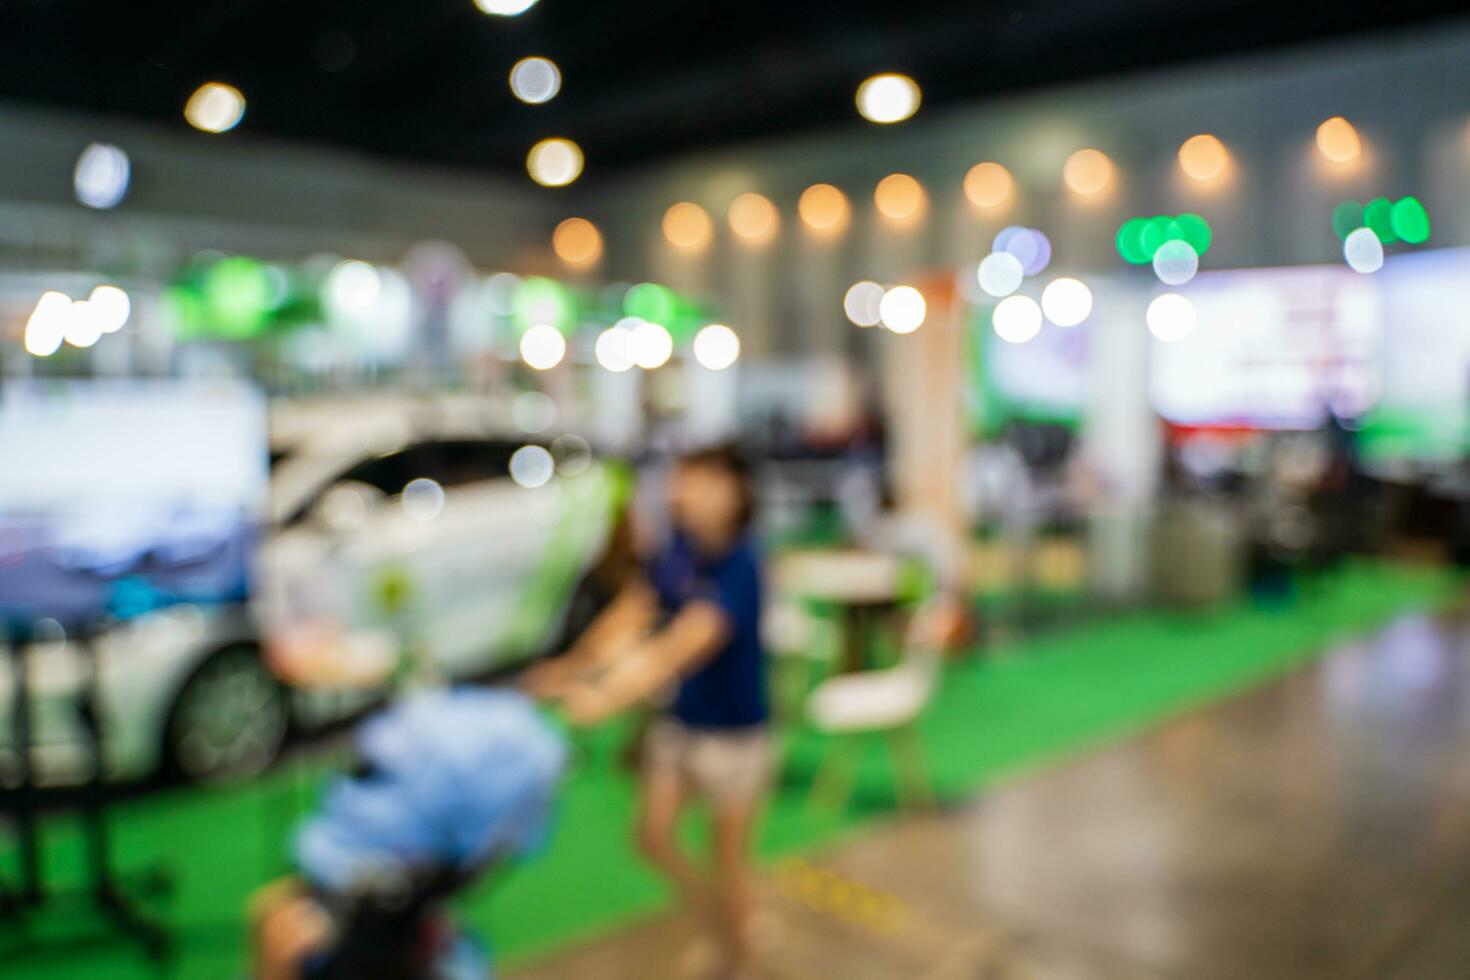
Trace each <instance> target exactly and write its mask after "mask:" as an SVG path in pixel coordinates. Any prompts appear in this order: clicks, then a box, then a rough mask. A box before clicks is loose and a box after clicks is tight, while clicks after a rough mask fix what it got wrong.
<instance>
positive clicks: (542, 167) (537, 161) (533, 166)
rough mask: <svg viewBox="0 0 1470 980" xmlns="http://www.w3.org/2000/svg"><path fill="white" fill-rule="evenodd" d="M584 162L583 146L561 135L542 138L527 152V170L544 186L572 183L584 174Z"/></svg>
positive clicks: (532, 177) (560, 185)
mask: <svg viewBox="0 0 1470 980" xmlns="http://www.w3.org/2000/svg"><path fill="white" fill-rule="evenodd" d="M582 163H583V159H582V148H581V147H580V146H578V145H577V144H576V143H573V142H572V141H571V140H569V139H563V138H562V137H560V136H553V137H552V138H550V139H544V140H542V141H541V142H539V143H537V144H536V145H535V146H533V147H531V152H530V153H528V154H526V171H527V172H528V173H529V174H530V175H531V179H532V180H534V181H535V182H536V183H538V184H540V185H542V186H543V187H565V186H566V185H568V184H570V183H571V182H572V181H574V180H576V179H577V178H578V177H580V176H581V175H582Z"/></svg>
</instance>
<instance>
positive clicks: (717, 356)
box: [694, 323, 740, 371]
mask: <svg viewBox="0 0 1470 980" xmlns="http://www.w3.org/2000/svg"><path fill="white" fill-rule="evenodd" d="M739 357H740V338H739V337H738V336H736V334H735V331H733V330H731V329H730V328H729V327H727V326H725V325H724V324H723V323H711V324H710V325H709V326H707V327H704V328H703V329H701V330H700V331H699V333H697V334H695V335H694V359H695V360H696V361H698V362H699V363H700V364H701V365H703V366H704V367H707V368H709V369H710V370H711V371H723V370H725V368H727V367H729V366H730V365H732V364H734V363H735V361H736V359H738V358H739Z"/></svg>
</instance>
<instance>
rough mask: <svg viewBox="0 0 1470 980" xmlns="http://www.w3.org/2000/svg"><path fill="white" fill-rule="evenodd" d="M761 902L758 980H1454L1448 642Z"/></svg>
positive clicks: (1414, 647) (683, 932)
mask: <svg viewBox="0 0 1470 980" xmlns="http://www.w3.org/2000/svg"><path fill="white" fill-rule="evenodd" d="M1188 655H1189V651H1188V650H1187V649H1182V650H1180V656H1188ZM762 895H763V902H762V904H763V909H764V912H763V915H762V916H761V918H760V921H759V924H758V926H759V927H758V929H757V935H758V937H759V940H760V942H759V945H760V948H761V965H760V966H761V973H760V974H759V975H761V976H765V977H768V978H772V980H798V978H836V977H840V978H843V980H869V978H872V980H879V978H885V980H886V978H910V977H914V978H930V980H981V978H985V980H1011V978H1026V980H1063V978H1067V980H1071V978H1076V980H1124V978H1130V980H1131V978H1139V980H1234V978H1249V980H1277V978H1280V980H1353V978H1364V980H1367V978H1374V980H1377V978H1389V980H1440V978H1444V980H1460V978H1465V977H1470V628H1467V627H1466V626H1465V625H1463V624H1453V623H1446V622H1442V621H1435V620H1430V619H1424V618H1412V619H1406V620H1404V621H1401V622H1400V623H1398V624H1396V625H1395V626H1394V627H1392V628H1390V629H1389V630H1387V631H1385V632H1384V633H1382V634H1380V635H1378V636H1376V637H1374V638H1372V639H1371V640H1369V641H1367V642H1364V643H1361V644H1358V645H1354V646H1350V647H1345V648H1343V649H1341V650H1339V651H1336V652H1334V653H1333V654H1332V655H1331V656H1329V657H1327V658H1325V659H1323V660H1321V661H1319V662H1317V663H1316V664H1314V665H1313V666H1311V667H1310V668H1307V669H1305V670H1303V671H1302V672H1300V673H1298V674H1295V675H1293V676H1291V677H1289V678H1287V679H1285V680H1283V681H1281V682H1279V683H1276V684H1273V685H1271V686H1269V687H1267V688H1264V689H1262V690H1259V691H1256V692H1254V693H1252V694H1250V695H1248V696H1245V697H1242V698H1239V699H1236V700H1233V701H1230V702H1228V703H1225V704H1222V705H1219V706H1216V707H1213V708H1209V709H1205V710H1202V711H1200V712H1198V713H1196V714H1193V715H1190V716H1187V717H1185V718H1183V719H1181V720H1179V721H1177V722H1175V723H1173V724H1170V725H1168V726H1166V727H1164V728H1162V729H1160V730H1158V731H1156V732H1154V733H1153V734H1150V735H1148V736H1146V737H1143V738H1139V739H1137V740H1134V741H1131V742H1128V743H1126V744H1122V745H1119V746H1116V747H1112V748H1108V749H1104V750H1102V751H1099V752H1096V753H1094V754H1092V755H1089V756H1086V757H1084V758H1081V759H1079V760H1077V761H1075V762H1073V763H1071V764H1069V765H1065V766H1062V767H1058V768H1055V769H1052V770H1049V771H1047V772H1044V773H1041V774H1038V775H1035V776H1032V777H1030V778H1026V779H1023V780H1020V781H1018V782H1015V783H1012V784H1009V785H1006V786H1003V787H1001V788H1000V789H997V790H995V791H993V792H991V793H989V794H987V795H986V796H985V797H983V798H981V799H979V800H976V801H975V802H973V803H972V804H970V805H968V806H966V807H965V808H963V809H961V810H958V811H954V812H946V813H937V814H932V815H928V816H922V817H913V818H907V819H902V820H896V821H894V822H892V823H890V824H888V825H886V826H883V827H881V828H879V829H877V830H875V831H874V832H872V833H869V834H866V835H864V836H862V837H861V838H859V839H857V840H854V841H853V842H851V843H849V844H848V845H846V846H844V847H842V848H840V849H838V850H836V851H833V852H831V853H826V854H821V855H816V856H813V857H811V858H809V859H800V860H793V861H788V862H785V863H783V864H781V865H779V866H777V867H776V868H774V869H772V871H771V872H770V874H769V875H768V876H767V877H766V879H765V880H764V881H763V882H762ZM696 946H697V943H696V937H695V935H694V928H693V924H692V923H691V922H690V921H689V920H688V919H687V917H684V916H679V915H675V916H669V917H665V918H663V919H660V920H657V921H653V922H650V923H647V924H646V925H643V926H641V927H639V928H636V929H633V930H631V931H629V932H626V933H623V934H621V935H618V936H614V937H611V938H609V939H606V940H603V941H600V942H596V943H593V944H591V945H588V946H586V947H584V948H581V949H577V950H573V951H570V952H567V953H565V954H563V955H561V956H559V957H555V958H553V959H549V960H545V961H542V962H540V963H537V964H534V965H532V966H530V967H528V968H525V969H522V970H520V971H519V972H517V973H515V974H513V976H514V977H515V978H516V980H552V978H555V980H581V978H594V977H595V978H598V980H615V978H623V977H627V978H639V980H643V978H662V977H671V978H672V977H680V976H686V975H687V976H694V975H697V974H696V973H695V971H694V970H693V969H692V968H691V960H692V959H693V957H691V955H690V950H691V949H692V948H694V947H696Z"/></svg>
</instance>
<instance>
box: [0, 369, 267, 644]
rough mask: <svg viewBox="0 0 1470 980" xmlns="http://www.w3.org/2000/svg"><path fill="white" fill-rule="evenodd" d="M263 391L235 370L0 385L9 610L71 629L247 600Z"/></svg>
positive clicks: (2, 589) (259, 504) (261, 490)
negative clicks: (230, 374)
mask: <svg viewBox="0 0 1470 980" xmlns="http://www.w3.org/2000/svg"><path fill="white" fill-rule="evenodd" d="M266 432H267V429H266V410H265V401H264V399H263V398H262V397H261V396H260V395H259V394H258V393H257V392H256V391H255V390H253V389H252V388H250V387H248V386H245V385H243V384H239V383H235V382H182V381H136V380H68V381H38V380H10V379H8V380H6V381H4V382H3V384H0V620H3V621H4V622H6V623H11V624H15V623H29V622H34V621H36V620H39V619H45V618H53V619H56V620H59V621H60V622H62V623H63V624H64V625H66V626H68V628H75V627H81V628H85V627H87V626H90V625H93V624H97V623H100V622H103V621H107V620H111V619H126V618H130V617H134V616H138V615H141V614H143V613H146V612H149V611H151V610H154V609H157V608H160V607H162V606H168V605H174V604H178V603H194V604H199V605H215V604H220V603H230V602H239V601H243V600H244V599H245V598H246V595H247V592H248V584H249V568H250V561H251V549H252V545H253V543H254V541H255V539H256V536H257V529H258V527H259V521H260V517H261V515H262V513H263V505H264V503H265V499H266V490H267V478H268V474H267V436H266Z"/></svg>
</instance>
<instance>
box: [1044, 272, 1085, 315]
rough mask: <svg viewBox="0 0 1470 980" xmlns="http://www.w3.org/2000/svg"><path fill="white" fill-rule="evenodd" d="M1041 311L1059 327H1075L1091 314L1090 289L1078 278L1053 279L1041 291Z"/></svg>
mask: <svg viewBox="0 0 1470 980" xmlns="http://www.w3.org/2000/svg"><path fill="white" fill-rule="evenodd" d="M1041 312H1043V313H1045V314H1046V318H1047V319H1048V320H1050V321H1051V322H1052V323H1055V324H1056V325H1057V326H1059V327H1075V326H1077V324H1079V323H1081V322H1082V321H1083V320H1086V319H1087V318H1088V317H1089V316H1091V315H1092V290H1090V289H1088V288H1087V284H1086V283H1085V282H1083V281H1082V280H1080V279H1070V278H1067V277H1063V278H1061V279H1053V280H1052V281H1051V282H1049V283H1047V284H1046V288H1045V289H1043V290H1042V291H1041Z"/></svg>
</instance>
